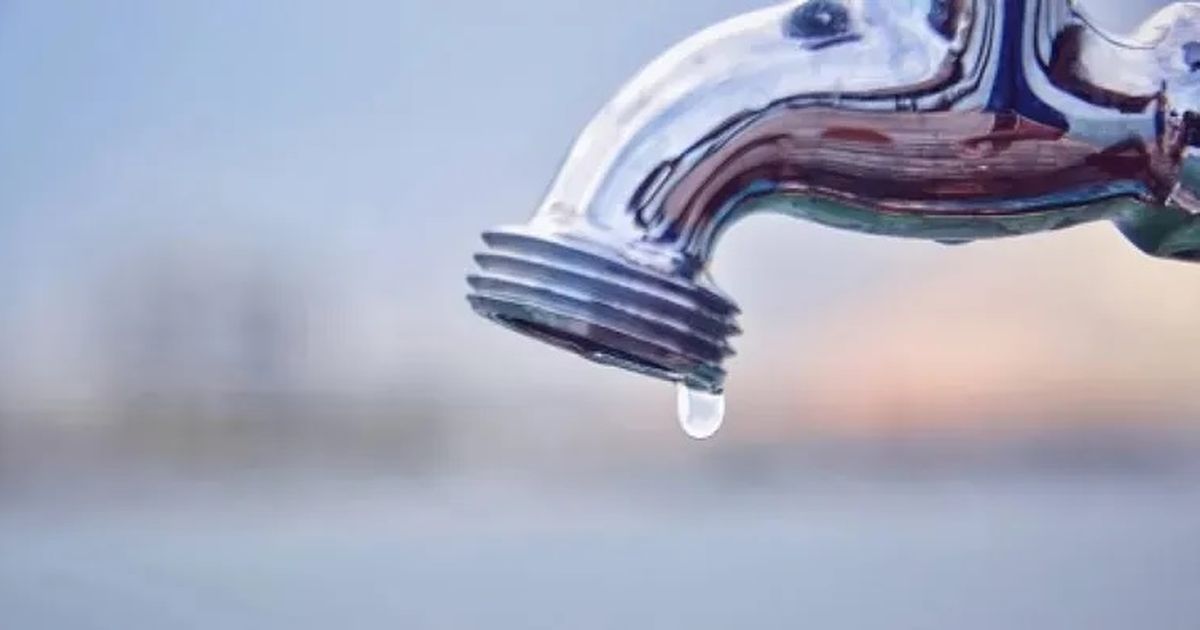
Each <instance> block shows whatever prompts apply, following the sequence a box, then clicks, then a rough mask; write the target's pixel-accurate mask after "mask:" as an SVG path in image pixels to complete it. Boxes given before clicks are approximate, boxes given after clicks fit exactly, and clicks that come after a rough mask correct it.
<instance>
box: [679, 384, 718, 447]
mask: <svg viewBox="0 0 1200 630" xmlns="http://www.w3.org/2000/svg"><path fill="white" fill-rule="evenodd" d="M675 396H676V398H675V408H676V412H677V413H678V415H679V426H680V427H682V428H683V432H684V433H686V434H687V435H688V437H690V438H692V439H696V440H707V439H708V438H710V437H712V436H714V435H716V433H717V431H719V430H720V429H721V424H722V423H723V422H724V421H725V394H713V393H709V392H706V391H700V390H696V389H691V388H690V387H688V386H687V385H684V384H683V383H679V384H678V385H677V386H676V391H675Z"/></svg>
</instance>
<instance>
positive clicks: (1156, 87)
mask: <svg viewBox="0 0 1200 630" xmlns="http://www.w3.org/2000/svg"><path fill="white" fill-rule="evenodd" d="M1198 145H1200V4H1194V3H1180V4H1177V5H1174V6H1172V7H1169V8H1167V9H1164V10H1163V11H1160V12H1159V13H1158V14H1156V15H1154V16H1153V17H1151V18H1150V19H1149V20H1148V21H1147V22H1146V23H1145V24H1144V25H1143V26H1142V27H1141V28H1139V29H1138V30H1137V31H1136V32H1135V33H1133V34H1131V35H1129V36H1127V37H1122V36H1116V35H1113V34H1109V33H1105V32H1103V31H1101V30H1100V29H1098V28H1097V27H1096V26H1095V25H1093V24H1092V23H1091V22H1090V21H1089V20H1088V18H1087V16H1086V15H1084V14H1083V13H1082V12H1081V11H1080V10H1079V9H1078V8H1077V7H1076V6H1075V4H1074V3H1073V2H1071V1H1069V0H1007V1H1005V0H908V1H904V0H808V1H806V2H788V3H785V4H782V5H778V6H775V7H771V8H768V9H764V10H761V11H756V12H753V13H749V14H746V15H743V16H740V17H736V18H733V19H731V20H729V21H727V22H724V23H722V24H719V25H717V26H714V27H712V28H710V29H708V30H705V31H703V32H701V33H699V34H697V35H695V36H693V37H692V38H690V39H688V40H686V41H684V42H682V43H681V44H679V45H677V46H676V47H675V48H673V49H672V50H670V51H668V52H667V53H666V54H664V55H663V56H662V57H660V58H659V59H657V60H656V61H654V62H653V63H651V64H650V65H649V66H648V67H646V68H645V69H644V70H643V71H642V72H641V73H640V74H639V75H638V76H637V77H635V78H634V79H633V80H632V81H631V82H630V83H629V84H628V85H627V86H626V87H624V88H623V89H622V90H621V91H620V92H619V93H618V94H617V96H616V97H615V98H614V99H613V100H612V101H611V102H610V103H609V104H608V105H606V106H605V107H604V108H603V109H602V110H601V111H600V113H599V114H598V115H597V116H596V118H595V119H594V120H593V121H592V122H591V123H590V124H589V125H588V126H587V128H586V129H585V130H584V131H583V133H582V134H581V136H580V137H579V139H578V141H577V142H576V144H575V146H574V147H573V148H572V150H571V152H570V154H569V156H568V158H567V160H566V163H565V164H564V165H563V167H562V170H561V172H560V173H559V175H558V178H557V179H556V180H555V182H554V184H553V186H552V187H551V190H550V192H549V194H548V195H547V197H546V200H545V202H544V204H543V206H542V207H541V208H540V210H539V211H538V212H537V213H536V215H535V216H534V218H533V219H532V220H531V221H530V223H529V224H528V225H525V226H521V227H515V228H503V229H500V230H496V231H493V232H489V233H488V235H486V237H485V238H486V241H487V243H488V244H489V246H490V247H491V249H490V251H489V252H488V253H485V254H482V255H480V256H479V257H478V261H479V263H480V266H481V268H482V270H481V271H480V272H479V273H478V274H475V275H473V276H471V278H470V282H471V284H472V286H473V288H474V293H473V294H472V295H471V296H470V300H471V302H472V304H473V306H474V307H475V309H476V310H477V311H479V312H480V313H481V314H483V315H485V316H487V317H490V318H492V319H494V320H496V321H498V322H500V323H503V324H505V325H507V326H509V327H511V328H514V329H516V330H518V331H520V332H523V333H526V334H529V335H532V336H535V337H537V338H540V339H542V340H546V341H550V342H552V343H555V344H557V345H560V346H564V347H567V348H568V349H571V350H573V351H576V352H578V353H580V354H582V355H584V356H586V357H588V358H591V359H594V360H598V361H602V362H606V363H611V364H616V365H619V366H621V367H625V368H629V369H633V370H636V371H639V372H643V373H647V374H651V375H654V376H659V377H662V378H667V379H670V380H676V381H683V382H686V383H688V384H689V385H691V386H693V387H697V388H703V389H708V390H713V391H718V390H720V389H721V387H722V382H723V379H724V371H723V369H722V367H721V366H722V362H723V360H724V359H725V358H726V357H727V356H729V355H730V354H731V353H732V351H731V349H730V347H729V344H728V341H727V338H728V337H729V336H730V335H732V334H734V333H736V331H737V328H736V325H735V324H734V322H733V318H734V316H735V315H736V312H737V310H736V307H735V306H734V304H733V302H732V301H731V300H729V299H728V298H726V297H724V295H723V294H722V293H721V292H720V291H719V290H717V289H716V288H715V287H714V286H712V283H711V281H710V280H709V279H708V278H707V276H706V274H705V273H704V270H705V267H706V265H707V262H708V261H709V259H710V257H711V256H712V255H713V251H714V247H715V245H716V243H717V241H718V238H719V236H720V235H721V233H722V232H723V231H724V230H726V229H727V228H728V227H729V226H730V225H731V224H733V223H734V222H735V221H736V220H737V219H738V218H739V217H742V216H745V215H747V214H749V213H752V212H759V211H771V212H782V213H786V214H790V215H794V216H797V217H802V218H806V219H810V220H813V221H817V222H820V223H823V224H827V225H831V226H834V227H839V228H845V229H852V230H858V231H863V232H871V233H877V234H886V235H894V236H902V237H914V238H926V239H934V240H939V241H943V242H949V243H959V242H966V241H971V240H975V239H981V238H991V237H999V236H1010V235H1018V234H1025V233H1030V232H1036V231H1042V230H1051V229H1058V228H1063V227H1068V226H1071V225H1076V224H1078V223H1081V222H1085V221H1094V220H1100V219H1108V220H1112V221H1114V222H1115V223H1116V224H1117V225H1118V226H1119V227H1120V229H1121V230H1122V231H1123V232H1124V233H1125V234H1126V235H1127V236H1129V238H1130V240H1131V241H1132V242H1133V243H1134V244H1135V245H1137V246H1138V247H1139V248H1141V249H1142V250H1144V251H1146V252H1147V253H1150V254H1153V255H1157V256H1163V257H1168V258H1176V259H1184V260H1197V259H1200V222H1198V221H1197V219H1196V218H1195V217H1196V213H1197V212H1200V197H1197V195H1198V194H1200V153H1197V151H1198V148H1197V147H1198Z"/></svg>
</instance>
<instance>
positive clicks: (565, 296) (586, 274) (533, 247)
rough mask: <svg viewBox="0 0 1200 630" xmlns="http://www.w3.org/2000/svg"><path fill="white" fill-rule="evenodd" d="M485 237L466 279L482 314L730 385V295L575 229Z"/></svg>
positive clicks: (643, 366) (620, 359) (594, 351)
mask: <svg viewBox="0 0 1200 630" xmlns="http://www.w3.org/2000/svg"><path fill="white" fill-rule="evenodd" d="M484 242H485V243H486V244H487V245H488V249H487V250H486V251H484V252H483V253H480V254H478V255H476V256H475V260H476V262H477V263H478V264H479V272H478V273H475V274H472V275H470V276H468V278H467V281H468V284H469V285H470V286H471V293H470V294H469V295H468V296H467V299H468V301H469V302H470V303H471V306H472V307H473V308H474V309H475V311H476V312H477V313H479V314H480V315H482V316H484V317H487V318H488V319H490V320H492V321H494V322H496V323H498V324H501V325H503V326H505V327H507V328H509V329H512V330H515V331H517V332H519V333H522V334H524V335H527V336H530V337H533V338H535V339H539V340H541V341H544V342H547V343H550V344H553V345H555V346H558V347H561V348H565V349H567V350H570V351H572V352H575V353H576V354H578V355H580V356H582V357H584V358H587V359H590V360H592V361H595V362H597V363H602V364H606V365H613V366H617V367H621V368H624V369H627V370H632V371H634V372H638V373H641V374H646V375H649V376H654V377H657V378H661V379H665V380H669V381H675V382H679V383H684V384H686V385H687V386H688V387H691V388H693V389H698V390H704V391H708V392H713V393H716V392H720V391H722V389H723V387H724V380H725V370H724V369H723V368H722V363H723V361H724V360H725V359H726V358H727V357H729V356H731V355H732V354H733V350H732V349H731V348H730V345H729V341H728V339H729V337H731V336H733V335H736V334H738V333H739V332H740V330H739V329H738V327H737V324H736V323H735V322H734V319H735V317H736V316H737V313H738V309H737V306H736V305H735V304H734V303H733V302H731V301H730V300H729V299H728V298H726V297H724V296H722V295H720V294H719V293H717V292H716V291H715V290H713V289H710V288H707V287H702V286H700V285H699V284H697V283H696V282H694V281H692V280H690V279H687V278H683V277H675V276H670V275H666V274H664V273H662V272H658V271H655V270H651V269H648V268H645V267H643V266H640V265H638V264H637V263H633V262H629V261H626V260H623V259H622V258H621V257H620V256H619V255H617V254H615V253H613V252H609V251H605V249H604V248H603V247H602V246H600V245H598V244H595V243H589V242H587V241H586V240H583V239H579V238H575V237H571V236H567V235H560V234H555V235H551V234H541V233H538V232H535V231H534V230H531V229H530V228H527V227H517V228H505V229H500V230H495V231H490V232H487V233H485V234H484Z"/></svg>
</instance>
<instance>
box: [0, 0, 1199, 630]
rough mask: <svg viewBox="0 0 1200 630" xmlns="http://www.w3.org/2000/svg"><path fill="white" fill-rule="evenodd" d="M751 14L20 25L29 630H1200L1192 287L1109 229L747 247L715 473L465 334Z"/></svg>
mask: <svg viewBox="0 0 1200 630" xmlns="http://www.w3.org/2000/svg"><path fill="white" fill-rule="evenodd" d="M1083 4H1084V6H1085V7H1086V8H1088V9H1090V10H1091V12H1092V13H1093V14H1094V15H1095V17H1096V19H1097V20H1098V21H1099V22H1100V23H1101V24H1103V25H1105V26H1108V27H1111V28H1114V29H1117V30H1128V29H1130V28H1132V27H1133V26H1134V25H1136V24H1138V23H1140V22H1141V21H1142V19H1144V18H1145V17H1147V16H1148V14H1149V13H1150V12H1151V11H1153V10H1155V9H1157V8H1158V6H1160V5H1162V4H1165V3H1162V2H1159V1H1157V0H1137V1H1128V2H1102V1H1099V0H1090V1H1087V0H1085V2H1084V3H1083ZM759 5H761V2H756V1H754V0H693V1H690V2H674V3H652V2H651V3H647V2H644V1H635V0H609V1H608V2H600V3H596V2H589V3H583V2H576V1H574V0H556V1H549V0H532V1H529V0H527V1H524V2H509V3H497V2H475V1H464V2H454V3H446V2H416V1H410V2H383V1H371V0H348V1H345V2H339V3H331V2H317V1H315V0H314V1H309V0H289V1H287V2H283V1H274V0H263V1H260V2H254V3H247V2H240V1H234V0H215V1H210V2H204V3H199V2H196V3H192V2H171V3H166V2H158V1H153V0H121V1H119V2H115V1H114V2H88V1H83V2H70V3H68V2H39V1H34V0H0V628H5V629H10V628H11V629H25V628H71V629H82V628H122V629H126V630H137V629H140V628H146V629H159V628H289V629H296V628H328V627H331V626H335V625H336V626H338V627H342V628H385V627H386V628H406V629H407V628H480V627H489V628H522V629H526V628H556V629H557V628H573V629H587V628H616V627H625V628H689V629H704V628H729V627H735V626H736V627H746V628H788V629H792V628H797V627H807V626H812V627H816V628H822V629H840V628H914V629H916V628H921V629H937V628H978V629H993V628H995V629H1008V628H1014V627H1023V628H1063V627H1078V628H1089V629H1107V628H1112V629H1126V628H1132V627H1147V628H1157V629H1168V628H1188V629H1192V628H1196V627H1197V624H1200V486H1198V485H1197V481H1200V459H1198V455H1200V396H1197V394H1196V392H1197V389H1196V383H1197V381H1200V359H1198V357H1200V355H1198V353H1197V349H1198V348H1200V325H1197V322H1200V291H1198V290H1197V286H1200V284H1198V283H1200V267H1194V266H1187V265H1183V264H1177V263H1175V264H1173V263H1168V262H1162V261H1157V260H1154V259H1151V258H1148V257H1145V256H1143V255H1141V254H1140V253H1139V252H1138V251H1137V250H1136V249H1134V248H1133V247H1132V246H1130V245H1128V244H1126V242H1125V241H1124V240H1123V239H1122V238H1121V237H1120V236H1119V235H1118V234H1117V233H1116V231H1115V230H1114V229H1113V228H1111V227H1110V226H1108V225H1106V224H1099V225H1092V226H1087V227H1083V228H1079V229H1075V230H1072V231H1069V232H1066V233H1057V234H1053V235H1049V236H1035V237H1028V238H1023V239H1017V240H1010V241H1000V242H992V243H982V244H976V245H972V246H966V247H957V248H946V247H942V246H938V245H934V244H927V243H920V242H906V241H898V240H887V239H880V238H873V237H869V236H862V235H857V234H849V233H840V232H836V231H832V230H829V229H825V228H821V227H818V226H814V225H808V224H804V223H800V222H797V221H791V220H786V219H779V218H753V219H751V220H748V221H747V222H746V223H745V224H743V225H741V226H739V227H738V228H737V229H736V230H734V231H733V232H732V233H731V234H730V236H729V237H728V238H727V239H726V240H725V242H724V243H723V245H722V248H721V251H720V255H719V256H718V258H717V266H716V269H715V275H716V276H717V278H718V280H719V281H720V283H721V284H722V286H723V287H724V288H725V289H726V290H727V291H728V292H729V293H730V294H731V295H732V296H733V297H734V298H735V299H737V300H738V302H739V303H740V304H741V306H742V307H743V310H744V311H745V315H744V317H743V318H742V324H743V328H744V329H745V330H746V335H745V336H744V337H742V338H740V339H739V340H738V342H737V345H738V348H739V351H740V354H739V356H738V357H736V358H735V359H734V360H733V361H732V363H731V364H730V369H731V377H730V380H729V410H730V411H729V417H728V421H727V424H726V428H725V429H724V430H723V431H722V433H721V434H719V436H718V437H717V438H716V439H715V440H713V441H710V442H707V443H696V442H692V441H690V440H687V439H686V438H684V437H683V435H682V433H681V432H680V431H679V430H678V427H677V426H676V423H675V419H674V407H673V405H674V394H673V390H672V388H671V387H670V386H669V385H667V384H664V383H660V382H657V381H652V380H648V379H645V378H640V377H637V376H633V375H629V374H625V373H623V372H620V371H616V370H611V369H605V368H601V367H597V366H594V365H591V364H588V363H586V362H584V361H580V360H578V359H577V358H575V357H573V356H571V355H568V354H566V353H563V352H561V351H558V350H555V349H552V348H550V347H548V346H543V345H541V344H535V343H532V342H530V341H527V340H525V339H522V338H520V337H518V336H516V335H513V334H511V333H508V332H506V331H503V330H501V329H500V328H497V327H495V326H493V325H490V324H487V323H485V322H484V321H482V320H480V319H478V318H477V317H475V316H474V315H473V314H471V313H470V311H469V309H468V307H467V305H466V303H465V300H464V299H463V295H464V294H465V284H464V280H463V276H464V274H465V272H466V271H467V270H468V269H470V267H471V260H470V256H471V254H472V253H473V252H474V251H476V250H477V249H478V246H479V242H478V233H479V232H480V231H481V230H482V229H484V228H488V227H491V226H494V225H497V224H502V223H517V222H523V221H524V220H525V219H526V218H527V216H528V215H529V214H530V213H531V212H532V210H533V209H534V207H535V205H536V204H537V202H538V201H539V200H540V195H541V193H542V192H543V191H544V189H545V186H546V185H547V184H548V182H549V181H550V178H551V177H552V175H553V174H554V172H555V169H556V167H557V165H558V161H559V160H560V159H561V157H562V156H563V155H564V154H565V150H566V148H567V147H568V145H569V144H570V142H571V140H572V138H573V136H574V134H575V133H576V132H577V131H578V130H580V129H581V128H582V126H583V124H584V123H585V122H586V121H587V119H588V118H589V117H590V115H591V114H592V113H593V112H594V111H595V110H596V109H597V108H598V107H599V106H600V105H601V104H603V103H604V102H605V100H606V99H607V98H608V96H609V95H610V94H611V93H612V92H613V91H614V90H615V89H616V88H617V86H618V85H620V84H621V83H622V81H623V80H624V79H626V78H628V77H629V76H630V75H631V74H632V73H633V72H634V71H635V70H636V69H637V68H638V67H639V66H640V65H641V64H643V63H644V62H646V61H647V60H649V59H650V58H651V57H653V56H654V55H655V54H656V53H657V52H659V51H660V50H662V49H663V48H664V47H666V46H667V45H669V44H670V43H672V42H674V41H676V40H678V39H679V38H681V37H683V36H685V35H687V34H689V33H691V32H693V31H695V30H697V29H698V28H700V27H702V26H704V25H707V24H709V23H711V22H714V21H716V20H719V19H721V18H724V17H728V16H731V15H734V14H736V13H739V12H742V11H744V10H747V9H750V8H754V7H756V6H759Z"/></svg>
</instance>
